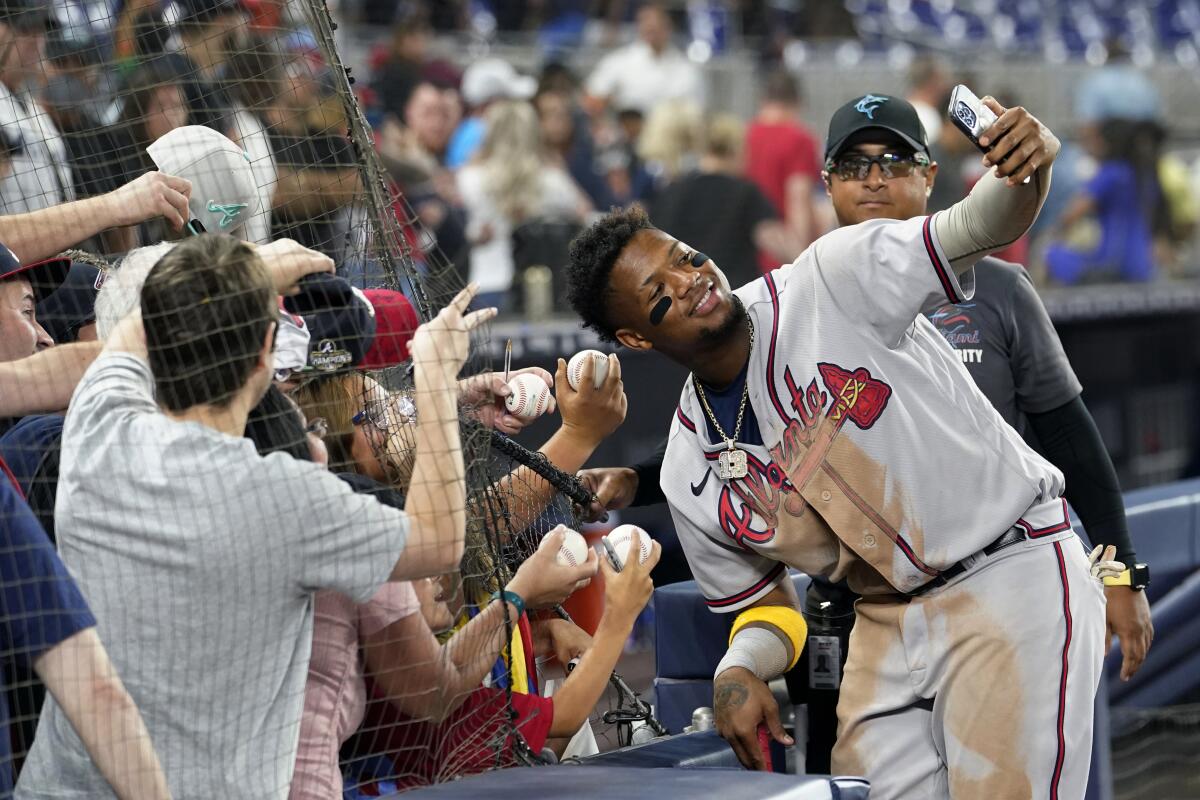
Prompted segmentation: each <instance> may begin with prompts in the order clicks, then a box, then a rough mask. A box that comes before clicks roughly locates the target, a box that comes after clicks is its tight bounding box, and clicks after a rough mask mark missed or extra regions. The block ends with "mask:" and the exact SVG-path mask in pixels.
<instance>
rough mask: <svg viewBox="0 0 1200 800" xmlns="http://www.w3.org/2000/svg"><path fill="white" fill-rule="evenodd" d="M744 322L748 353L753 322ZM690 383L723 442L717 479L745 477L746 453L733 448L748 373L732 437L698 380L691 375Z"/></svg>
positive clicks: (745, 397) (743, 410)
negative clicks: (745, 324)
mask: <svg viewBox="0 0 1200 800" xmlns="http://www.w3.org/2000/svg"><path fill="white" fill-rule="evenodd" d="M746 322H747V323H748V324H749V326H750V352H751V353H753V352H754V321H753V320H751V319H750V316H749V315H747V316H746ZM692 383H693V384H695V386H696V394H697V395H698V396H699V397H700V404H701V405H702V406H704V413H705V414H707V415H708V421H709V422H711V423H712V426H713V428H714V429H716V431H717V435H719V436H720V437H721V438H722V439H724V440H725V451H724V452H722V453H721V454H720V455H719V456H717V477H718V478H720V479H721V480H723V481H728V480H738V479H740V478H744V477H746V473H747V472H748V469H747V467H746V451H745V450H741V449H739V448H737V447H735V446H734V444H735V442H737V437H738V436H739V435H741V432H742V419H743V417H744V416H745V414H746V401H747V400H749V399H750V372H749V369H748V368H747V371H746V382H745V383H744V384H743V385H742V402H741V403H740V404H738V414H737V423H736V424H735V425H734V428H733V436H729V435H728V434H726V433H725V429H724V428H722V427H721V423H720V422H717V415H716V414H714V413H713V410H712V408H711V407H710V406H709V405H708V397H707V396H705V394H704V386H702V385H701V383H700V379H699V378H697V377H696V376H695V374H694V373H693V375H692Z"/></svg>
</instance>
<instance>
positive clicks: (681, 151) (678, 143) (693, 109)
mask: <svg viewBox="0 0 1200 800" xmlns="http://www.w3.org/2000/svg"><path fill="white" fill-rule="evenodd" d="M703 128H704V118H703V116H702V115H701V113H700V109H699V107H697V106H696V105H695V104H694V103H691V102H689V101H687V100H671V101H669V102H666V103H663V104H661V105H658V106H655V107H654V110H653V111H651V112H650V116H649V117H648V118H647V119H646V127H645V128H643V129H642V135H641V136H640V137H639V138H638V143H637V152H638V155H639V156H641V157H642V159H644V160H645V161H647V162H649V163H651V164H654V165H657V167H658V168H659V169H660V170H661V172H662V175H663V177H665V178H667V179H671V178H675V177H677V176H679V175H681V174H682V173H684V172H687V171H688V170H689V169H691V168H692V167H693V166H695V164H696V161H697V157H698V156H699V151H700V145H701V141H700V140H701V136H702V131H703Z"/></svg>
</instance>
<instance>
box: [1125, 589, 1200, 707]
mask: <svg viewBox="0 0 1200 800" xmlns="http://www.w3.org/2000/svg"><path fill="white" fill-rule="evenodd" d="M1151 612H1152V614H1153V617H1154V646H1153V647H1151V648H1150V653H1149V654H1148V655H1147V657H1146V661H1145V662H1144V663H1143V664H1142V668H1141V669H1140V670H1139V671H1138V673H1137V674H1136V675H1134V676H1133V678H1131V679H1130V680H1129V681H1128V682H1122V681H1119V680H1115V678H1114V679H1113V680H1110V681H1109V702H1110V703H1111V704H1112V705H1115V706H1134V707H1140V708H1149V707H1155V706H1167V705H1172V704H1174V703H1177V702H1182V698H1184V697H1186V696H1188V695H1192V694H1194V693H1195V691H1196V689H1197V687H1200V648H1198V647H1197V646H1196V644H1197V642H1200V572H1196V573H1195V574H1193V575H1192V576H1191V577H1190V578H1188V579H1187V580H1185V581H1183V582H1182V583H1180V584H1179V585H1178V586H1176V587H1175V588H1174V589H1172V590H1171V592H1170V593H1169V594H1167V595H1166V596H1165V597H1163V598H1162V599H1161V600H1159V601H1158V602H1156V603H1154V605H1153V607H1152V608H1151ZM1105 667H1106V671H1107V672H1108V674H1109V676H1110V677H1113V676H1116V675H1118V674H1119V671H1120V668H1121V649H1120V647H1119V646H1117V647H1114V648H1113V649H1112V652H1110V653H1109V654H1108V658H1107V659H1106V663H1105Z"/></svg>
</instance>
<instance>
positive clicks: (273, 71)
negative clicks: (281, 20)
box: [229, 37, 286, 244]
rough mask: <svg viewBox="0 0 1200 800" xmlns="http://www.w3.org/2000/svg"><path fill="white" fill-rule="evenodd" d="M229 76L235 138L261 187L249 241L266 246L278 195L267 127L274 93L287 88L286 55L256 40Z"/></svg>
mask: <svg viewBox="0 0 1200 800" xmlns="http://www.w3.org/2000/svg"><path fill="white" fill-rule="evenodd" d="M229 76H230V96H231V99H232V100H233V128H234V135H233V136H232V138H233V140H234V141H236V142H237V143H238V144H240V145H241V146H242V149H243V150H245V151H246V157H247V158H249V160H250V167H251V169H253V170H254V184H255V186H257V187H258V210H257V211H256V212H255V214H254V215H253V216H252V217H251V218H250V219H249V221H248V222H247V223H246V241H249V242H254V243H255V244H266V243H267V242H269V241H270V240H271V215H272V209H274V207H275V199H276V196H277V195H278V194H279V192H278V191H277V189H278V183H279V169H278V167H277V166H276V164H275V153H274V150H273V148H272V146H271V137H270V135H269V134H268V133H267V128H268V126H269V125H270V124H271V119H272V117H273V116H275V113H276V112H275V110H276V109H278V99H277V97H276V94H275V93H276V92H278V91H280V90H281V89H282V88H283V86H284V85H285V80H286V76H285V74H284V60H283V56H282V55H280V54H279V52H278V50H277V49H276V47H275V44H274V42H272V41H271V40H270V39H268V38H266V37H257V38H255V39H253V40H252V41H250V42H248V43H247V47H245V48H243V49H241V50H239V51H238V52H237V53H235V54H234V56H233V57H232V58H231V59H230V62H229ZM281 204H282V203H281Z"/></svg>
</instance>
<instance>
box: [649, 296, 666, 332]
mask: <svg viewBox="0 0 1200 800" xmlns="http://www.w3.org/2000/svg"><path fill="white" fill-rule="evenodd" d="M670 308H671V298H669V297H661V298H659V300H658V302H657V303H655V304H654V308H652V309H650V324H651V325H657V324H659V323H660V322H662V321H663V317H665V316H666V315H667V311H669V310H670Z"/></svg>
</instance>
